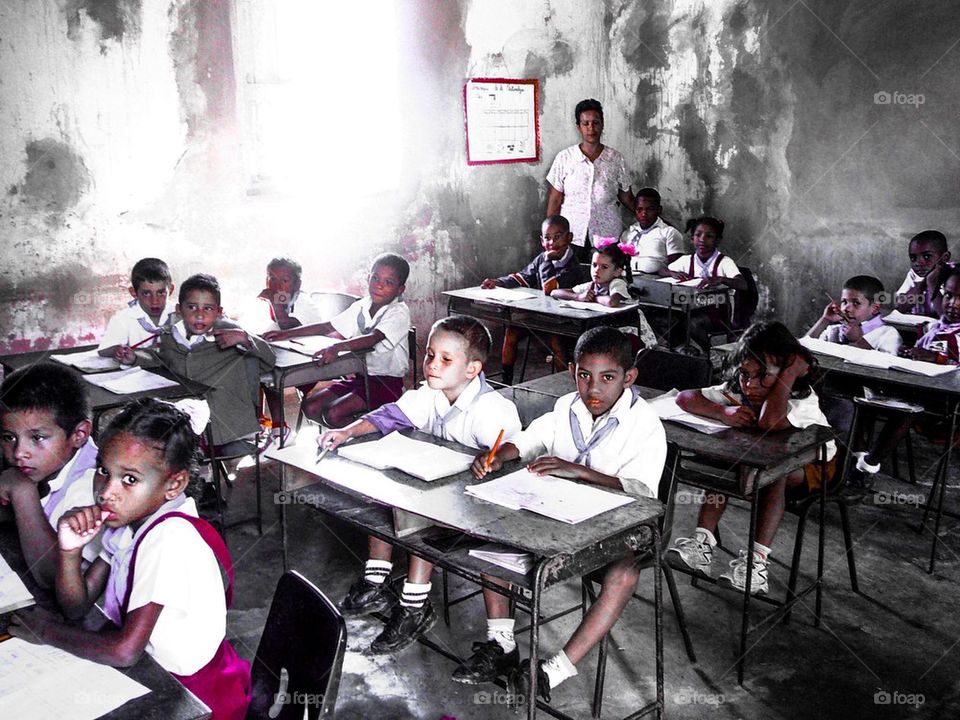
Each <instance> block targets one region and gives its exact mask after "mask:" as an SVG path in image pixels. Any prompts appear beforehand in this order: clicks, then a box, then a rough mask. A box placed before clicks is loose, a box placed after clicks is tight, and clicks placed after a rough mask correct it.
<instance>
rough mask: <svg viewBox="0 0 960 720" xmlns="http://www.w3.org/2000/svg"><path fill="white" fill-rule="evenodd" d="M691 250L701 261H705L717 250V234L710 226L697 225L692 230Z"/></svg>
mask: <svg viewBox="0 0 960 720" xmlns="http://www.w3.org/2000/svg"><path fill="white" fill-rule="evenodd" d="M691 240H692V241H693V248H694V250H696V251H697V255H698V256H699V257H700V259H701V260H706V259H707V258H709V257H710V256H711V255H713V252H714V250H716V249H717V232H716V231H715V230H714V229H713V226H712V225H697V226H696V227H695V228H694V229H693V236H692V238H691Z"/></svg>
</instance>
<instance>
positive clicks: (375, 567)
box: [363, 560, 393, 585]
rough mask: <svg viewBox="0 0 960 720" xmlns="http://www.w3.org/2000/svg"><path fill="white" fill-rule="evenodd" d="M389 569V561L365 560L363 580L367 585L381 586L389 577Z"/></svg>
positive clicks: (390, 567) (390, 565)
mask: <svg viewBox="0 0 960 720" xmlns="http://www.w3.org/2000/svg"><path fill="white" fill-rule="evenodd" d="M391 569H393V563H392V562H390V561H389V560H367V564H366V566H365V567H364V568H363V578H364V580H366V581H367V582H368V583H373V584H374V585H382V584H383V581H384V580H386V579H387V576H388V575H390V570H391Z"/></svg>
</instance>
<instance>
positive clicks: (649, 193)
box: [636, 187, 661, 205]
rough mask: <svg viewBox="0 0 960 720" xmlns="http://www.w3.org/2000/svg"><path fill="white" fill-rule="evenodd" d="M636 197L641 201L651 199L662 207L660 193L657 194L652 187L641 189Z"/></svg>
mask: <svg viewBox="0 0 960 720" xmlns="http://www.w3.org/2000/svg"><path fill="white" fill-rule="evenodd" d="M636 197H637V200H639V199H640V198H650V199H651V200H653V201H654V202H655V203H656V204H657V205H660V204H661V200H660V193H658V192H657V191H656V190H655V189H654V188H652V187H645V188H640V189H639V190H638V191H637V195H636Z"/></svg>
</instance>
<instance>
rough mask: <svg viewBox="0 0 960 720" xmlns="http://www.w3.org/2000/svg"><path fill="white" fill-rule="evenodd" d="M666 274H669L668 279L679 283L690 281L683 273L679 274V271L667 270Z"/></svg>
mask: <svg viewBox="0 0 960 720" xmlns="http://www.w3.org/2000/svg"><path fill="white" fill-rule="evenodd" d="M667 272H668V273H670V277H672V278H673V279H675V280H679V281H680V282H686V281H687V280H690V279H691V278H690V276H689V275H687V274H686V273H685V272H680V271H679V270H667Z"/></svg>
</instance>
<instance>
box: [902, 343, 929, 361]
mask: <svg viewBox="0 0 960 720" xmlns="http://www.w3.org/2000/svg"><path fill="white" fill-rule="evenodd" d="M900 357H906V358H910V359H911V360H922V361H924V362H936V361H937V353H935V352H934V351H933V350H927V349H926V348H918V347H902V348H900Z"/></svg>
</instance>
